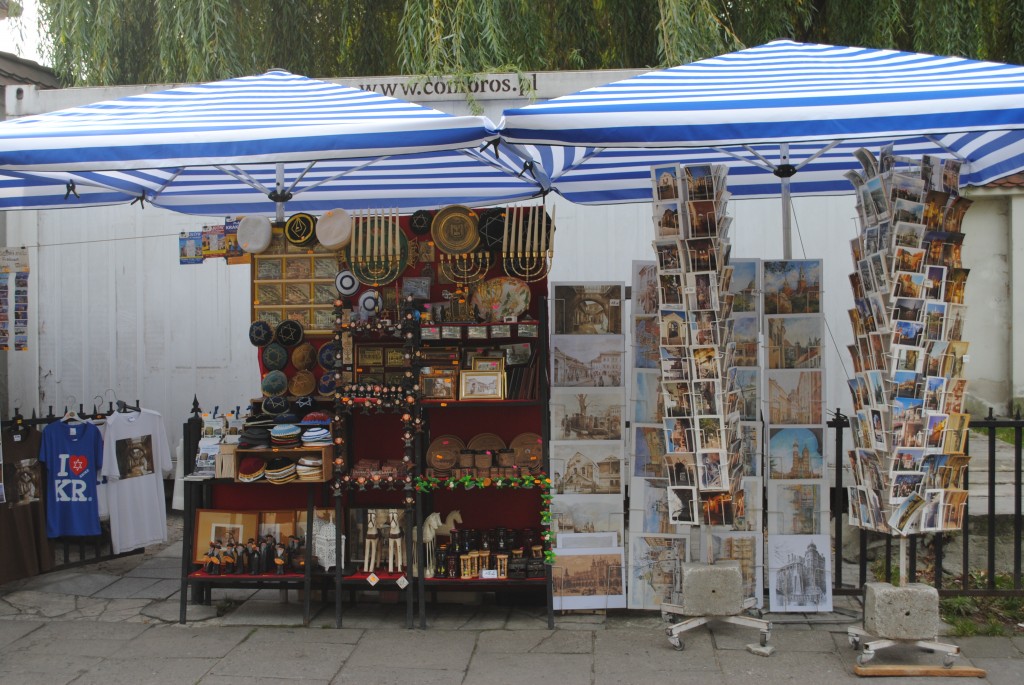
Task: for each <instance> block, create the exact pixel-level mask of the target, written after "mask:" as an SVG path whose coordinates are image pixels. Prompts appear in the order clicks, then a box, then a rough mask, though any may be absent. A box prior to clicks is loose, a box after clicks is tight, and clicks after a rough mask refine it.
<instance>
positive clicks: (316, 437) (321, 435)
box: [302, 426, 331, 446]
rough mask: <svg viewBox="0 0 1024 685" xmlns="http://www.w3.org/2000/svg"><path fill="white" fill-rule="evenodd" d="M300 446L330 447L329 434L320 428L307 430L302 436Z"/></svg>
mask: <svg viewBox="0 0 1024 685" xmlns="http://www.w3.org/2000/svg"><path fill="white" fill-rule="evenodd" d="M302 444H303V445H313V446H319V445H330V444H331V432H330V431H329V430H327V429H326V428H322V427H320V426H317V427H316V428H309V429H307V430H306V432H304V433H303V434H302Z"/></svg>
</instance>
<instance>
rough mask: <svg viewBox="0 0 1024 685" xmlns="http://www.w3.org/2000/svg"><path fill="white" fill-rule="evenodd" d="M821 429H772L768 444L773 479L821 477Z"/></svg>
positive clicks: (769, 463)
mask: <svg viewBox="0 0 1024 685" xmlns="http://www.w3.org/2000/svg"><path fill="white" fill-rule="evenodd" d="M821 440H822V430H821V429H820V428H773V429H771V431H770V435H769V441H768V473H769V477H770V478H772V479H805V478H821V477H822V472H823V470H822V465H823V463H824V458H823V456H822V442H821Z"/></svg>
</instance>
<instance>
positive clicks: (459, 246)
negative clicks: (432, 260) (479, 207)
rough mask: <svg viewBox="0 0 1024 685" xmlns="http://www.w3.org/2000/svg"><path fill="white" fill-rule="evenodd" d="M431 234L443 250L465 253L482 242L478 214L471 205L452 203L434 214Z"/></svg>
mask: <svg viewBox="0 0 1024 685" xmlns="http://www.w3.org/2000/svg"><path fill="white" fill-rule="evenodd" d="M430 236H431V237H432V238H433V239H434V244H435V245H437V248H438V249H439V250H441V251H442V252H446V253H448V254H465V253H466V252H471V251H472V250H474V249H476V246H477V245H479V244H480V231H479V230H477V215H476V212H474V211H473V210H472V209H470V208H469V207H463V206H462V205H451V206H449V207H445V208H444V209H442V210H441V211H440V212H438V213H437V214H435V215H434V220H433V221H432V222H431V223H430Z"/></svg>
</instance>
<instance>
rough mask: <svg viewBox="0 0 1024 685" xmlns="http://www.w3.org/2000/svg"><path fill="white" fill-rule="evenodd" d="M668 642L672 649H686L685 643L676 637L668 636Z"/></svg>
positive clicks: (678, 650) (679, 650)
mask: <svg viewBox="0 0 1024 685" xmlns="http://www.w3.org/2000/svg"><path fill="white" fill-rule="evenodd" d="M668 643H669V644H670V645H672V649H674V650H676V651H677V652H681V651H683V650H684V649H686V645H685V644H684V643H683V641H682V640H681V639H679V638H678V637H670V638H669V639H668Z"/></svg>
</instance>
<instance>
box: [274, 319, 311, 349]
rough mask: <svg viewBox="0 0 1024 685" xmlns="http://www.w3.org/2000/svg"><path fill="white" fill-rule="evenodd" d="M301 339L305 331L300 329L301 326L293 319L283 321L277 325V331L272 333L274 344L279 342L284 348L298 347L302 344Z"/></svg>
mask: <svg viewBox="0 0 1024 685" xmlns="http://www.w3.org/2000/svg"><path fill="white" fill-rule="evenodd" d="M303 337H305V331H304V330H303V329H302V324H301V323H299V322H298V321H295V320H293V319H285V320H284V321H282V322H281V323H279V324H277V330H276V331H275V332H274V340H275V342H279V343H281V344H282V345H284V346H285V347H292V346H294V345H298V344H299V343H300V342H302V338H303Z"/></svg>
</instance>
